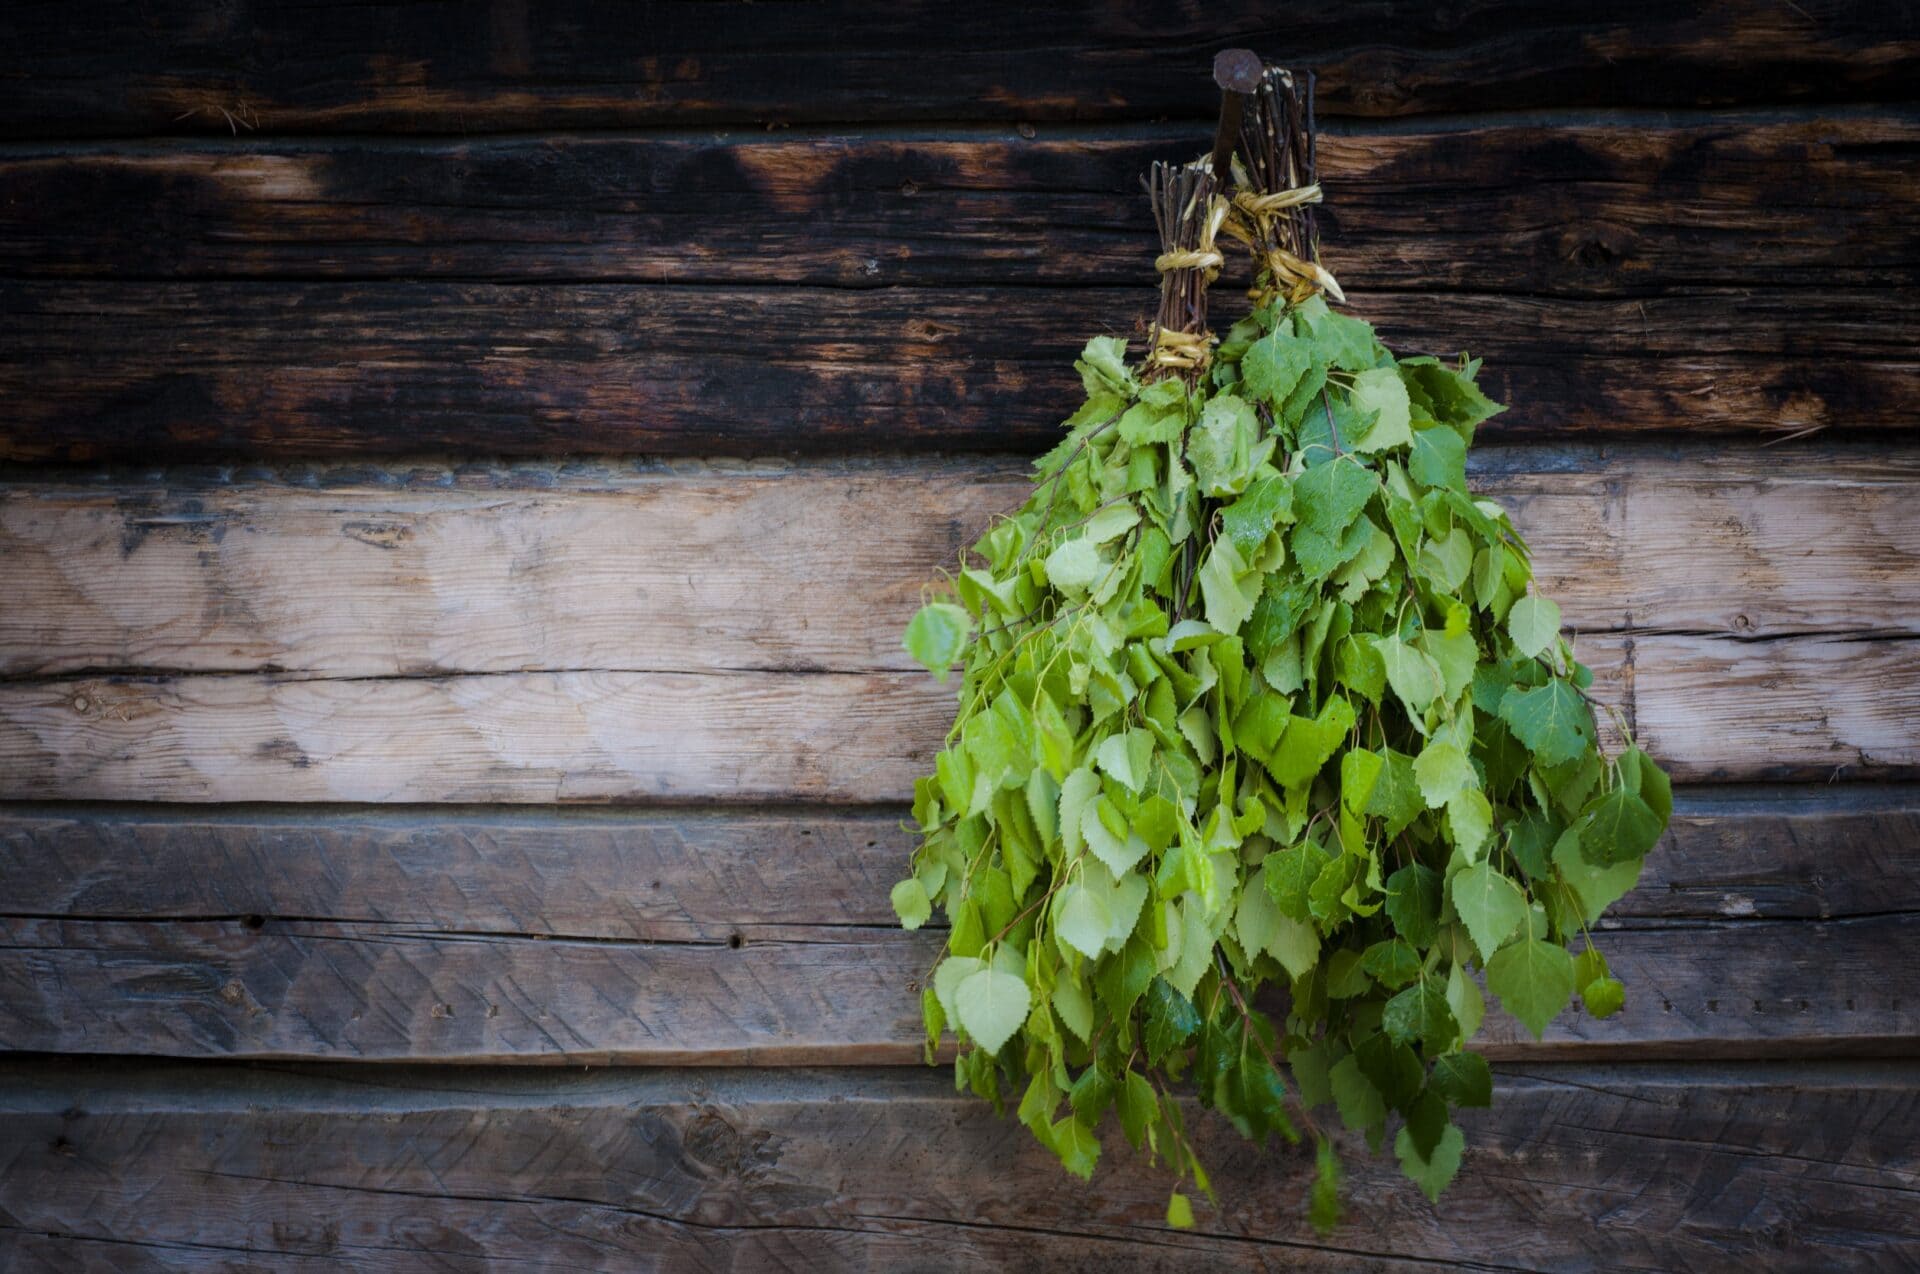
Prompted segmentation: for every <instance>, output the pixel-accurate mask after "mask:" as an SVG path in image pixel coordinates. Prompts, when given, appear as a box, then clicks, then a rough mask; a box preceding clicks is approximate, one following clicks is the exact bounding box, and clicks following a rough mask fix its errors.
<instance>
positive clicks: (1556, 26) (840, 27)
mask: <svg viewBox="0 0 1920 1274" xmlns="http://www.w3.org/2000/svg"><path fill="white" fill-rule="evenodd" d="M5 16H6V22H5V25H4V26H0V36H3V37H4V39H3V40H0V48H4V49H6V50H8V53H7V56H6V57H5V58H4V60H0V87H3V88H4V92H0V122H4V128H5V131H6V132H8V133H11V134H13V135H17V136H18V135H24V136H45V135H49V134H55V135H57V134H74V133H121V132H128V131H140V132H170V133H177V132H194V133H208V132H217V133H221V134H227V133H230V132H239V131H241V130H243V129H244V130H256V129H257V130H271V131H275V132H286V131H295V130H314V129H323V130H324V129H389V130H391V129H420V130H426V131H430V132H451V133H462V132H472V131H484V130H488V129H537V128H554V127H583V126H594V127H602V126H609V125H632V124H659V123H670V124H682V125H685V124H707V123H713V122H725V121H750V122H761V121H767V122H787V121H806V120H818V119H828V120H844V119H927V118H933V119H947V118H986V119H1002V120H1050V119H1111V118H1128V119H1136V118H1155V117H1160V116H1166V115H1184V116H1187V117H1190V118H1192V117H1204V116H1206V115H1208V114H1209V113H1210V112H1211V111H1212V110H1213V109H1214V108H1215V106H1216V101H1215V99H1214V89H1213V86H1212V83H1211V80H1210V77H1209V76H1208V75H1207V68H1208V63H1209V60H1210V59H1211V57H1212V55H1213V52H1214V50H1216V49H1219V48H1224V47H1227V46H1230V45H1236V44H1237V45H1251V46H1252V47H1254V48H1256V49H1258V50H1260V51H1261V52H1263V53H1265V54H1267V55H1269V56H1275V57H1279V56H1284V57H1286V58H1287V59H1288V60H1289V65H1297V66H1311V67H1313V68H1315V69H1316V70H1318V72H1319V74H1320V84H1321V105H1322V108H1323V109H1324V110H1327V111H1330V112H1337V113H1359V114H1368V115H1385V114H1402V113H1407V112H1413V111H1462V110H1474V109H1485V108H1489V107H1492V108H1518V107H1538V106H1546V105H1559V104H1593V105H1605V106H1619V105H1625V104H1644V105H1657V106H1678V105H1691V104H1695V103H1722V102H1728V101H1762V102H1779V101H1812V102H1823V101H1862V100H1870V99H1874V98H1885V97H1892V98H1896V99H1897V98H1903V97H1905V96H1906V91H1905V90H1906V87H1907V86H1908V85H1909V84H1910V82H1911V80H1912V78H1913V75H1914V72H1915V69H1916V67H1917V66H1920V49H1916V41H1915V39H1914V36H1913V30H1912V24H1911V22H1909V21H1907V20H1906V19H1907V17H1908V15H1907V13H1906V11H1905V10H1904V9H1903V8H1901V7H1899V6H1894V7H1892V8H1888V7H1885V6H1879V5H1874V4H1869V3H1865V2H1863V0H1842V2H1840V3H1824V4H1813V5H1803V6H1800V7H1798V8H1796V7H1794V6H1791V5H1789V6H1785V7H1782V6H1778V5H1771V4H1766V3H1763V2H1761V0H1738V2H1736V3H1725V4H1717V5H1714V6H1711V7H1709V8H1707V9H1704V10H1695V9H1691V8H1681V7H1676V6H1672V5H1659V4H1654V3H1648V2H1647V0H1637V2H1635V3H1625V4H1613V5H1609V6H1607V7H1606V8H1605V9H1604V10H1597V11H1592V12H1588V13H1582V14H1581V15H1579V16H1578V17H1577V18H1576V17H1575V16H1574V15H1572V14H1569V13H1568V12H1567V10H1565V9H1564V8H1563V7H1560V6H1555V5H1551V4H1544V3H1540V2H1539V0H1531V2H1529V0H1508V2H1506V3H1501V4H1484V5H1476V6H1474V7H1472V8H1471V9H1466V10H1453V9H1445V10H1431V11H1429V10H1424V9H1414V10H1406V11H1402V10H1399V9H1394V10H1392V11H1391V12H1389V11H1388V10H1386V9H1384V8H1381V7H1378V6H1351V5H1341V4H1336V3H1330V2H1326V0H1323V2H1322V3H1316V4H1311V5H1296V6H1293V7H1291V8H1289V9H1288V11H1287V13H1286V15H1285V17H1284V18H1281V17H1280V16H1277V15H1276V14H1274V13H1273V12H1272V11H1271V10H1270V9H1268V8H1267V7H1265V6H1261V5H1245V4H1242V5H1229V6H1224V7H1212V8H1209V9H1207V10H1206V11H1205V12H1204V13H1203V12H1200V11H1197V10H1184V9H1172V10H1169V9H1164V8H1160V7H1153V6H1144V7H1143V6H1141V5H1138V4H1131V3H1103V4H1097V5H1092V6H1085V5H1077V6H1073V7H1072V8H1058V9H1056V8H1053V7H1049V6H1038V7H1032V8H1007V7H998V6H996V7H995V8H994V9H992V10H991V11H980V12H967V13H964V14H963V13H962V12H960V11H958V10H956V9H954V8H952V7H951V6H941V5H938V4H925V3H909V4H899V5H895V6H892V7H890V8H888V9H887V10H885V11H884V12H882V11H870V12H861V13H860V14H859V15H858V16H857V18H856V17H855V16H854V15H851V14H846V15H835V14H829V13H823V12H822V11H820V10H818V9H816V8H814V7H811V6H800V7H794V8H788V7H784V6H776V7H773V8H770V9H766V10H764V11H763V10H762V9H760V8H758V7H748V6H745V5H728V6H715V5H711V4H700V3H684V2H683V3H653V4H648V5H646V6H645V7H644V8H643V9H641V10H640V11H639V12H634V11H632V10H627V9H623V10H619V11H609V10H607V9H605V8H604V7H601V6H596V5H593V4H591V3H588V2H587V0H570V2H568V3H557V4H547V5H542V6H540V7H538V8H537V9H536V8H531V7H528V6H524V5H519V4H503V5H494V6H491V7H490V8H489V9H488V10H487V13H486V15H485V17H484V20H482V19H479V18H476V19H475V20H474V21H471V22H461V23H448V22H446V21H445V20H444V18H445V15H444V13H443V12H441V11H440V10H439V9H438V8H437V7H436V6H434V5H431V4H421V3H407V4H390V5H381V6H378V7H373V8H367V9H364V10H360V11H357V12H356V14H355V16H354V19H353V20H352V21H340V20H338V16H337V15H328V14H325V13H324V12H323V11H322V10H320V9H318V8H308V7H305V6H280V7H277V8H274V9H272V10H268V11H256V10H252V9H240V10H232V11H225V10H215V11H209V10H207V9H206V8H205V7H204V6H200V5H195V4H192V3H191V2H190V0H167V2H166V3H160V4H152V3H145V4H134V3H131V0H121V2H120V3H114V4H106V5H92V6H89V7H87V8H86V9H85V10H83V11H69V10H68V9H67V8H66V7H63V6H58V5H16V6H12V7H11V8H10V10H9V12H8V13H7V14H6V15H5ZM116 36H118V37H121V38H119V39H115V38H114V37H116Z"/></svg>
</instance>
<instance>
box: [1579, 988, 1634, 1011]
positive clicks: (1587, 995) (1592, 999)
mask: <svg viewBox="0 0 1920 1274" xmlns="http://www.w3.org/2000/svg"><path fill="white" fill-rule="evenodd" d="M1580 1002H1581V1003H1582V1004H1584V1005H1586V1007H1587V1012H1589V1013H1591V1014H1593V1016H1595V1017H1612V1016H1613V1015H1614V1014H1615V1013H1618V1012H1619V1011H1620V1010H1621V1009H1622V1008H1623V1007H1625V1005H1626V1003H1627V988H1626V987H1625V986H1624V985H1623V984H1622V983H1621V982H1620V980H1619V979H1618V978H1595V979H1594V980H1593V981H1591V982H1589V983H1587V985H1585V986H1584V987H1582V988H1580Z"/></svg>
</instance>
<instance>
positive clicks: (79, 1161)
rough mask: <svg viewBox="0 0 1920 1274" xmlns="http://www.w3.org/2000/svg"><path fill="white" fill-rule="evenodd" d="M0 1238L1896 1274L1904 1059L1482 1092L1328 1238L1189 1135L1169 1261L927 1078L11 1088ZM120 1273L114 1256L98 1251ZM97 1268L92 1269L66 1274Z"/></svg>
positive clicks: (125, 1257)
mask: <svg viewBox="0 0 1920 1274" xmlns="http://www.w3.org/2000/svg"><path fill="white" fill-rule="evenodd" d="M0 1074H4V1089H3V1090H0V1126H3V1127H4V1128H5V1131H6V1133H7V1135H6V1136H4V1137H0V1213H4V1220H0V1225H4V1226H5V1227H6V1228H5V1230H4V1231H0V1232H4V1233H5V1234H6V1235H7V1236H8V1240H9V1244H10V1246H11V1245H18V1246H17V1247H14V1250H15V1251H17V1252H19V1253H22V1258H21V1259H22V1261H23V1262H24V1264H23V1265H22V1266H21V1267H22V1268H26V1269H38V1268H41V1266H40V1265H38V1264H36V1263H35V1262H37V1261H40V1260H44V1261H46V1262H47V1263H48V1265H49V1266H51V1267H54V1268H60V1269H72V1268H125V1267H126V1266H129V1265H131V1266H134V1267H137V1268H161V1269H205V1268H218V1267H224V1266H230V1264H231V1263H233V1262H236V1261H245V1260H248V1259H252V1260H254V1261H260V1262H265V1263H266V1264H268V1265H270V1266H272V1267H273V1268H275V1269H293V1270H303V1271H304V1270H307V1269H318V1268H322V1263H324V1265H325V1268H330V1269H331V1268H338V1267H339V1265H340V1263H341V1262H347V1263H350V1264H352V1265H353V1266H354V1267H355V1268H367V1269H393V1270H405V1269H416V1268H419V1267H420V1266H421V1265H422V1264H424V1263H432V1264H433V1265H434V1266H436V1267H438V1268H449V1269H470V1268H479V1267H481V1266H482V1265H483V1264H485V1265H487V1266H488V1267H490V1268H519V1267H521V1266H523V1265H524V1266H528V1267H532V1266H540V1267H543V1268H551V1267H554V1266H565V1267H580V1268H590V1269H601V1268H606V1267H607V1266H608V1265H610V1264H611V1265H621V1266H624V1265H629V1264H636V1263H637V1264H639V1265H642V1266H644V1267H646V1268H649V1269H659V1270H665V1271H689V1272H692V1271H701V1272H704V1271H723V1270H735V1269H740V1268H743V1267H744V1268H756V1269H762V1268H779V1269H823V1268H900V1267H903V1266H912V1267H913V1268H916V1269H929V1270H978V1269H1012V1270H1048V1271H1058V1270H1065V1271H1095V1270H1099V1271H1106V1270H1116V1269H1117V1270H1155V1271H1160V1270H1185V1269H1192V1268H1196V1267H1205V1268H1209V1269H1236V1270H1237V1269H1249V1270H1271V1269H1274V1268H1276V1267H1279V1266H1282V1265H1284V1266H1285V1267H1287V1268H1309V1269H1325V1270H1394V1271H1410V1270H1414V1269H1419V1268H1431V1266H1432V1264H1434V1263H1440V1264H1444V1265H1447V1266H1452V1267H1456V1268H1473V1269H1499V1270H1508V1269H1513V1270H1518V1269H1538V1268H1568V1269H1582V1268H1603V1269H1660V1270H1673V1271H1694V1270H1735V1269H1752V1268H1755V1267H1756V1266H1766V1267H1791V1268H1829V1267H1844V1268H1848V1269H1863V1270H1897V1269H1904V1268H1907V1267H1908V1266H1910V1265H1911V1264H1912V1263H1913V1261H1914V1260H1915V1259H1916V1258H1917V1257H1920V1228H1916V1225H1915V1222H1914V1211H1913V1208H1912V1206H1911V1195H1912V1191H1913V1186H1914V1182H1915V1179H1916V1173H1920V1161H1917V1160H1916V1157H1915V1153H1914V1143H1913V1138H1912V1137H1911V1135H1909V1130H1910V1129H1911V1127H1912V1124H1913V1121H1914V1119H1915V1118H1916V1117H1920V1078H1917V1077H1916V1074H1915V1071H1914V1068H1913V1067H1912V1066H1911V1065H1910V1064H1905V1063H1903V1064H1898V1065H1892V1064H1856V1065H1831V1064H1829V1065H1821V1066H1807V1065H1795V1066H1783V1065H1762V1066H1750V1067H1743V1068H1740V1069H1738V1070H1729V1069H1727V1068H1723V1067H1718V1066H1711V1065H1673V1064H1666V1065H1658V1066H1631V1067H1625V1066H1615V1067H1594V1066H1586V1065H1565V1066H1547V1065H1534V1066H1529V1067H1526V1068H1524V1069H1520V1070H1510V1071H1505V1072H1503V1073H1501V1074H1500V1075H1499V1076H1498V1077H1497V1079H1496V1092H1495V1101H1494V1106H1493V1108H1492V1109H1491V1110H1486V1111H1467V1112H1463V1115H1462V1123H1463V1125H1464V1127H1465V1131H1466V1136H1467V1142H1468V1150H1467V1153H1466V1157H1465V1161H1464V1163H1463V1166H1462V1168H1461V1171H1460V1175H1459V1177H1458V1178H1457V1179H1456V1180H1455V1182H1454V1184H1453V1186H1452V1187H1451V1189H1450V1190H1449V1192H1448V1193H1447V1195H1446V1196H1445V1198H1444V1199H1443V1201H1442V1205H1441V1207H1440V1208H1438V1209H1435V1208H1434V1207H1431V1206H1429V1205H1428V1203H1427V1202H1426V1201H1425V1200H1424V1199H1423V1198H1421V1197H1420V1195H1419V1194H1418V1192H1417V1191H1416V1190H1415V1189H1414V1187H1413V1186H1412V1185H1411V1184H1410V1183H1408V1182H1407V1181H1405V1180H1403V1179H1401V1178H1400V1177H1399V1175H1398V1172H1397V1169H1396V1168H1395V1167H1394V1165H1393V1163H1392V1162H1391V1157H1390V1156H1389V1157H1387V1158H1386V1159H1384V1160H1383V1159H1381V1158H1376V1157H1373V1156H1370V1155H1368V1154H1367V1153H1366V1151H1365V1150H1364V1148H1363V1147H1359V1146H1357V1145H1353V1144H1351V1143H1350V1142H1348V1141H1347V1140H1346V1139H1345V1138H1343V1139H1342V1140H1343V1145H1344V1148H1345V1149H1346V1151H1347V1153H1346V1154H1345V1156H1344V1158H1345V1161H1346V1168H1347V1172H1348V1178H1347V1188H1348V1191H1349V1195H1350V1210H1349V1213H1348V1216H1349V1218H1350V1219H1349V1220H1348V1221H1347V1222H1346V1224H1345V1225H1343V1226H1342V1227H1341V1228H1340V1229H1339V1230H1337V1231H1336V1232H1335V1233H1334V1234H1333V1235H1332V1236H1330V1237H1325V1238H1323V1237H1319V1236H1316V1235H1315V1234H1314V1232H1313V1231H1312V1230H1311V1229H1310V1228H1309V1227H1308V1225H1307V1224H1306V1221H1305V1216H1304V1213H1305V1207H1304V1202H1303V1201H1304V1199H1305V1197H1306V1193H1307V1186H1308V1183H1309V1175H1310V1162H1309V1157H1308V1156H1306V1155H1303V1154H1301V1153H1300V1152H1299V1151H1297V1150H1288V1149H1286V1148H1284V1147H1282V1148H1277V1149H1271V1150H1267V1151H1261V1150H1258V1149H1255V1148H1253V1147H1251V1146H1249V1145H1247V1144H1246V1143H1244V1142H1242V1141H1241V1140H1240V1139H1239V1138H1238V1137H1237V1136H1236V1135H1235V1134H1234V1133H1233V1132H1232V1130H1231V1129H1230V1128H1227V1127H1226V1126H1225V1124H1224V1122H1223V1121H1221V1120H1219V1119H1218V1118H1217V1117H1215V1116H1213V1115H1211V1114H1208V1113H1206V1112H1201V1111H1198V1110H1195V1111H1192V1112H1191V1113H1190V1115H1189V1120H1188V1123H1189V1127H1190V1128H1191V1129H1193V1131H1194V1134H1195V1136H1196V1139H1197V1142H1198V1145H1199V1149H1200V1152H1201V1154H1202V1156H1203V1157H1204V1159H1205V1161H1206V1162H1207V1163H1208V1165H1209V1166H1210V1168H1211V1170H1212V1175H1213V1179H1214V1181H1215V1182H1216V1183H1217V1184H1218V1187H1219V1189H1220V1191H1221V1205H1220V1207H1219V1208H1218V1209H1214V1208H1207V1207H1201V1208H1198V1209H1197V1213H1198V1218H1197V1219H1198V1221H1199V1225H1198V1227H1197V1228H1196V1229H1195V1230H1194V1231H1193V1232H1190V1233H1180V1232H1177V1231H1172V1230H1169V1229H1167V1228H1166V1226H1165V1224H1164V1221H1163V1219H1162V1218H1163V1213H1164V1211H1165V1205H1166V1192H1167V1188H1168V1183H1167V1180H1166V1177H1165V1176H1164V1175H1163V1174H1162V1173H1161V1172H1159V1171H1155V1170H1151V1169H1148V1168H1147V1167H1145V1166H1144V1165H1143V1164H1142V1163H1141V1162H1140V1161H1139V1160H1138V1159H1136V1157H1135V1156H1134V1155H1133V1154H1132V1152H1131V1151H1130V1150H1128V1149H1127V1148H1126V1146H1125V1145H1124V1143H1122V1142H1119V1140H1118V1138H1117V1137H1116V1138H1115V1140H1114V1141H1113V1142H1112V1143H1110V1144H1109V1145H1108V1146H1107V1148H1106V1154H1105V1156H1104V1158H1103V1162H1102V1164H1101V1166H1100V1169H1099V1175H1098V1176H1097V1177H1096V1178H1095V1181H1094V1185H1093V1188H1091V1189H1088V1188H1086V1187H1084V1186H1082V1185H1081V1184H1080V1183H1078V1182H1076V1181H1073V1180H1071V1179H1069V1178H1067V1177H1065V1176H1064V1175H1063V1174H1062V1173H1061V1171H1060V1169H1059V1166H1058V1164H1057V1163H1055V1162H1052V1161H1051V1160H1050V1159H1048V1157H1047V1153H1046V1152H1045V1151H1043V1150H1041V1149H1040V1148H1039V1147H1038V1146H1037V1145H1035V1144H1034V1143H1033V1141H1032V1139H1031V1137H1030V1135H1029V1134H1028V1133H1027V1132H1026V1130H1025V1129H1023V1128H1021V1127H1019V1126H1018V1125H1016V1124H1014V1123H1013V1122H1012V1121H1011V1120H1010V1119H1000V1118H996V1117H995V1115H994V1114H993V1112H992V1110H991V1109H990V1108H988V1107H987V1106H986V1104H985V1103H983V1102H979V1101H977V1100H975V1099H973V1098H970V1097H965V1096H960V1095H956V1094H954V1093H953V1092H952V1091H951V1084H950V1082H949V1081H948V1079H947V1077H946V1076H945V1075H943V1074H941V1073H938V1072H933V1073H920V1072H913V1071H906V1072H886V1071H800V1072H785V1073H775V1074H769V1073H766V1072H744V1073H730V1074H729V1073H715V1072H684V1071H672V1070H665V1071H613V1072H602V1073H598V1074H579V1073H577V1072H551V1073H544V1074H542V1073H535V1074H529V1073H526V1072H518V1073H502V1072H498V1071H493V1072H488V1071H474V1070H451V1071H449V1070H423V1069H417V1068H384V1069H381V1070H378V1071H372V1072H370V1071H369V1070H367V1069H366V1068H357V1069H353V1070H345V1069H342V1068H326V1069H312V1068H307V1069H296V1070H284V1069H283V1070H258V1069H255V1070H234V1069H216V1068H212V1067H207V1066H177V1067H175V1066H167V1067H154V1066H145V1067H133V1066H116V1065H102V1064H96V1065H94V1066H91V1067H89V1068H88V1069H86V1070H84V1071H78V1072H76V1071H75V1070H74V1069H73V1068H71V1067H60V1066H49V1065H45V1064H37V1065H36V1064H22V1063H11V1064H8V1065H7V1066H6V1069H5V1071H4V1072H0ZM111 1245H126V1246H127V1248H130V1249H131V1250H125V1249H122V1250H120V1251H115V1250H114V1248H113V1246H111ZM83 1262H86V1264H84V1265H83V1264H82V1263H83Z"/></svg>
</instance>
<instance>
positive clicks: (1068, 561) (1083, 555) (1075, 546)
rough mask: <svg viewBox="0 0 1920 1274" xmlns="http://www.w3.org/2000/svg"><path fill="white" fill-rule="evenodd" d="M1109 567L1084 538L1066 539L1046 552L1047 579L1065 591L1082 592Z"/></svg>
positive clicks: (1094, 582) (1091, 585) (1096, 580)
mask: <svg viewBox="0 0 1920 1274" xmlns="http://www.w3.org/2000/svg"><path fill="white" fill-rule="evenodd" d="M1108 569H1109V566H1108V563H1107V561H1106V559H1105V558H1102V557H1101V556H1100V552H1099V550H1098V549H1096V548H1094V546H1093V545H1091V544H1089V543H1087V542H1086V541H1085V540H1068V541H1066V542H1065V543H1064V544H1061V545H1060V546H1059V547H1058V548H1056V549H1054V550H1053V552H1051V553H1049V554H1047V560H1046V571H1047V579H1048V580H1049V581H1050V582H1051V583H1052V584H1053V586H1054V587H1055V588H1058V589H1060V590H1061V591H1063V592H1067V593H1084V592H1086V591H1087V590H1088V589H1090V588H1092V587H1093V586H1094V585H1095V584H1096V583H1098V582H1099V580H1100V577H1101V576H1103V575H1105V574H1106V573H1107V571H1108Z"/></svg>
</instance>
